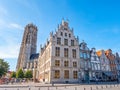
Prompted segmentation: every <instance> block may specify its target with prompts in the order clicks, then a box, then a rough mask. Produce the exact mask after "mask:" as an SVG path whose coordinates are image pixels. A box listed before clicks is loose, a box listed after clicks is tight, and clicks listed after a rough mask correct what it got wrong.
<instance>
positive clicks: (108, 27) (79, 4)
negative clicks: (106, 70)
mask: <svg viewBox="0 0 120 90" xmlns="http://www.w3.org/2000/svg"><path fill="white" fill-rule="evenodd" d="M119 4H120V1H119V0H0V58H3V59H5V60H6V61H7V62H9V64H10V70H15V67H16V63H17V58H18V53H19V48H20V44H21V40H22V36H23V32H24V27H25V26H26V25H27V24H28V23H33V24H35V25H36V26H37V27H38V29H39V31H38V42H37V46H38V47H37V52H39V47H40V44H44V43H45V41H46V40H47V38H48V36H49V33H50V32H51V31H55V29H56V28H57V26H58V24H60V23H61V20H62V18H64V19H65V20H66V19H68V20H69V25H70V27H71V28H74V34H75V35H76V36H79V38H80V41H82V40H84V41H85V42H86V43H87V44H88V46H89V47H90V48H92V47H95V48H96V49H97V50H100V49H105V50H106V49H109V48H111V49H112V50H113V52H114V53H115V52H120V5H119Z"/></svg>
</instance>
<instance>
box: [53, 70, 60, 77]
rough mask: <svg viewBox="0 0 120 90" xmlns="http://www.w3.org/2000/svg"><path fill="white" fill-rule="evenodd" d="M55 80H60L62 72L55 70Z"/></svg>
mask: <svg viewBox="0 0 120 90" xmlns="http://www.w3.org/2000/svg"><path fill="white" fill-rule="evenodd" d="M54 76H55V78H57V79H58V78H60V71H59V70H55V75H54Z"/></svg>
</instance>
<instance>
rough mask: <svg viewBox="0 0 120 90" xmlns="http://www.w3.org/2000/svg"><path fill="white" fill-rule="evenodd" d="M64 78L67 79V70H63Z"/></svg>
mask: <svg viewBox="0 0 120 90" xmlns="http://www.w3.org/2000/svg"><path fill="white" fill-rule="evenodd" d="M64 78H65V79H69V70H65V71H64Z"/></svg>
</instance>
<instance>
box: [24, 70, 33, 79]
mask: <svg viewBox="0 0 120 90" xmlns="http://www.w3.org/2000/svg"><path fill="white" fill-rule="evenodd" d="M32 77H33V75H32V71H30V70H28V71H26V72H25V78H28V79H30V78H32Z"/></svg>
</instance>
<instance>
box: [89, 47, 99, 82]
mask: <svg viewBox="0 0 120 90" xmlns="http://www.w3.org/2000/svg"><path fill="white" fill-rule="evenodd" d="M90 61H91V77H90V80H94V79H100V78H101V63H100V59H99V58H98V56H97V54H96V49H95V48H92V49H91V52H90Z"/></svg>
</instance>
